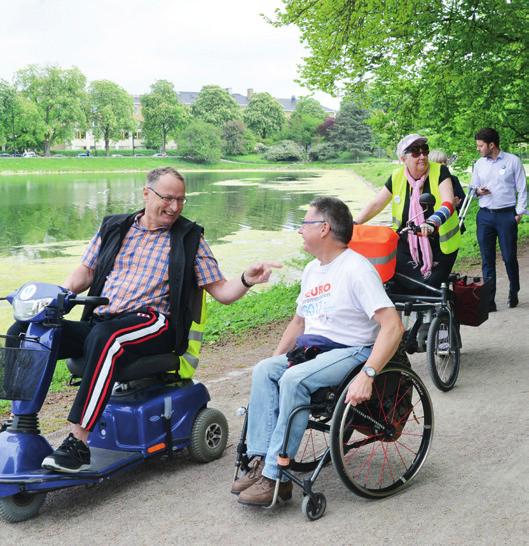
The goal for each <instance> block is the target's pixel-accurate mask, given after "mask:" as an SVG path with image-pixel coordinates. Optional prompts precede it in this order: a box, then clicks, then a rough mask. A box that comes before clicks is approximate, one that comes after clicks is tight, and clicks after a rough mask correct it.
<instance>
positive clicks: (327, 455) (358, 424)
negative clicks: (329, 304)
mask: <svg viewBox="0 0 529 546" xmlns="http://www.w3.org/2000/svg"><path fill="white" fill-rule="evenodd" d="M300 365H303V364H300ZM360 368H361V367H360ZM360 368H356V369H354V370H353V371H352V372H351V373H349V374H348V376H347V377H346V378H345V379H344V380H343V381H342V383H341V384H340V385H339V386H337V387H330V388H323V389H319V390H318V391H316V392H315V393H313V395H312V397H311V403H310V404H309V405H304V406H299V407H297V408H295V409H294V410H293V411H292V413H291V414H290V416H289V418H288V422H287V428H286V432H285V438H284V440H283V446H282V450H281V452H280V454H279V457H278V466H279V469H280V476H279V478H278V479H277V480H276V486H275V490H274V496H273V499H272V502H271V503H270V505H269V506H267V507H266V508H272V507H273V506H274V505H275V504H276V502H277V500H278V494H279V484H280V481H281V479H283V480H284V479H285V478H287V479H288V480H291V481H292V482H293V483H295V484H296V485H298V486H299V487H301V489H302V491H303V501H302V505H301V510H302V512H303V514H304V515H305V516H306V517H307V519H308V520H310V521H313V520H317V519H319V518H321V517H322V516H323V514H324V513H325V509H326V505H327V501H326V498H325V495H324V494H323V493H321V492H316V491H315V490H314V485H315V482H316V480H317V478H318V477H319V475H320V473H321V471H322V469H323V467H324V466H325V465H326V464H328V463H329V462H330V461H331V460H332V462H333V466H334V468H335V470H336V472H337V473H338V476H339V477H340V479H341V481H342V482H343V483H344V484H345V485H346V486H347V487H348V488H349V489H350V490H351V491H352V492H353V493H355V494H357V495H359V496H361V497H364V498H369V499H378V498H384V497H387V496H389V495H393V494H395V493H397V492H398V491H400V490H401V489H402V488H403V487H405V486H407V485H408V484H409V482H410V481H411V479H412V478H413V477H414V476H415V475H416V474H417V472H418V471H419V470H420V468H421V467H422V465H423V463H424V461H425V460H426V457H427V455H428V452H429V449H430V446H431V442H432V438H433V426H434V417H433V408H432V403H431V400H430V396H429V394H428V391H427V389H426V387H425V386H424V383H423V382H422V381H421V379H420V378H419V376H418V375H417V374H416V373H415V372H414V371H413V370H412V369H411V368H408V367H405V366H401V365H398V364H392V363H391V361H390V363H388V365H387V366H386V367H385V368H384V369H383V370H382V371H381V372H380V374H378V375H377V377H376V378H375V381H374V385H373V394H372V396H371V399H370V400H369V401H366V402H363V403H362V404H359V405H358V406H356V407H355V406H351V405H350V404H346V403H345V397H346V394H347V388H348V386H349V384H350V382H351V381H352V380H353V379H354V377H355V376H356V374H357V373H358V372H359V370H360ZM241 410H243V411H241V414H244V415H245V419H244V424H243V427H242V431H241V436H240V439H239V443H238V445H237V458H236V462H235V466H236V468H235V475H234V479H235V480H236V479H237V477H238V474H239V471H241V470H242V471H248V470H249V465H250V462H251V460H252V457H249V456H248V455H247V446H246V433H247V420H248V412H247V410H246V408H241ZM307 410H308V411H309V412H310V417H309V421H308V425H307V428H306V430H305V435H304V437H303V439H302V442H301V445H300V447H299V449H298V452H297V454H296V456H295V457H294V459H289V458H288V456H287V445H288V441H289V438H290V431H291V426H292V422H293V419H294V417H295V416H296V415H297V414H298V413H299V412H301V411H307ZM298 473H299V474H305V476H303V477H300V476H298Z"/></svg>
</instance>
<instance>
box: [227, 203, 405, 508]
mask: <svg viewBox="0 0 529 546" xmlns="http://www.w3.org/2000/svg"><path fill="white" fill-rule="evenodd" d="M299 233H300V235H301V236H302V237H303V247H304V249H305V251H306V252H308V253H310V254H312V255H313V256H314V257H315V258H316V259H315V260H313V261H312V262H310V263H309V264H308V265H307V266H306V267H305V270H304V271H303V276H302V278H301V291H300V294H299V296H298V299H297V309H296V314H295V315H294V318H293V319H292V321H291V322H290V324H289V325H288V326H287V328H286V330H285V331H284V333H283V336H282V337H281V340H280V341H279V344H278V346H277V348H276V350H275V351H274V355H273V356H272V357H270V358H267V359H265V360H262V361H261V362H259V364H257V366H256V367H255V368H254V371H253V376H252V388H251V393H250V403H249V405H248V437H247V440H248V455H249V456H253V457H254V459H253V461H252V467H251V469H250V470H249V472H248V473H247V474H245V475H244V476H242V477H240V478H239V479H238V480H236V481H235V482H234V483H233V485H232V489H231V492H232V493H233V494H236V495H239V502H240V503H241V504H250V505H257V506H266V505H269V504H270V503H271V502H272V497H273V493H274V487H275V481H274V480H276V479H277V478H278V476H279V467H278V465H277V456H278V454H279V452H280V450H281V446H282V443H283V438H284V435H285V430H286V425H287V420H288V416H289V415H290V413H291V411H292V410H293V408H295V407H297V406H301V405H304V404H308V403H309V402H310V396H311V394H312V393H313V392H315V391H316V390H318V389H319V388H320V387H329V386H335V385H339V384H340V383H341V382H342V381H343V379H344V378H345V377H346V376H347V374H348V373H349V372H350V371H351V370H352V369H353V368H355V367H357V366H363V371H362V372H360V373H359V374H358V375H357V376H356V377H355V379H354V380H353V381H352V382H351V385H350V386H349V390H348V393H347V398H346V400H345V401H346V403H351V404H353V405H356V404H359V403H361V402H363V401H364V400H369V398H370V397H371V391H372V386H373V380H374V378H375V376H376V375H377V373H379V372H380V371H381V370H382V368H383V367H384V366H385V365H386V364H387V362H388V361H389V359H390V358H391V357H392V356H393V355H394V354H395V351H396V349H397V347H398V345H399V342H400V339H401V337H402V333H403V326H402V322H401V320H400V317H399V315H398V313H397V311H396V310H395V307H394V305H393V303H392V302H391V300H390V299H389V298H388V296H387V294H386V292H385V291H384V287H383V286H382V282H381V280H380V277H379V275H378V273H377V272H376V270H375V268H374V267H373V266H372V265H371V264H370V263H369V261H368V260H367V259H366V258H364V257H363V256H361V255H360V254H357V253H356V252H354V251H353V250H351V249H350V248H348V243H349V241H350V240H351V236H352V233H353V218H352V216H351V212H350V211H349V209H348V207H347V205H346V204H345V203H343V202H342V201H340V200H339V199H336V198H334V197H320V198H318V199H316V200H314V201H312V203H311V204H310V207H309V210H308V212H307V214H306V216H305V219H304V220H303V222H302V224H301V227H300V229H299ZM307 346H312V347H317V348H318V349H319V350H320V351H321V352H320V354H318V355H317V356H316V357H315V358H314V359H313V360H309V361H308V362H303V363H300V364H298V365H297V366H290V363H289V361H288V357H287V355H286V353H287V352H288V351H290V350H292V349H294V347H307ZM308 418H309V412H308V411H305V412H300V413H298V414H297V416H296V418H295V419H294V420H293V422H292V428H291V430H290V437H289V443H288V446H287V451H288V456H289V457H294V456H295V454H296V453H297V450H298V447H299V444H300V443H301V439H302V437H303V433H304V432H305V428H306V426H307V421H308ZM279 496H280V497H281V498H282V499H283V500H287V499H289V498H290V497H291V496H292V482H282V483H281V485H280V487H279Z"/></svg>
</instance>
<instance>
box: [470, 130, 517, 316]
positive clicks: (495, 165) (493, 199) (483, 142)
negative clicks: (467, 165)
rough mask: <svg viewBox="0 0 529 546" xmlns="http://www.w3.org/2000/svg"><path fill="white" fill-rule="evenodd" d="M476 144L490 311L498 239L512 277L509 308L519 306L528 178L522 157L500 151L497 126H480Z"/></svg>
mask: <svg viewBox="0 0 529 546" xmlns="http://www.w3.org/2000/svg"><path fill="white" fill-rule="evenodd" d="M475 138H476V147H477V150H478V152H479V153H480V155H481V158H480V159H478V161H477V162H476V164H475V165H474V171H473V172H472V184H471V185H472V187H473V188H475V190H476V195H477V196H478V198H479V207H480V208H479V212H478V215H477V219H476V224H477V237H478V243H479V250H480V252H481V261H482V269H483V277H484V278H485V279H492V291H491V295H490V302H489V311H496V301H495V297H496V239H497V240H498V242H499V244H500V250H501V255H502V258H503V261H504V263H505V269H506V270H507V276H508V277H509V300H508V304H509V307H511V308H512V307H516V306H517V305H518V291H519V290H520V274H519V270H518V258H517V256H516V252H517V242H518V224H519V223H520V220H521V219H522V215H523V214H527V181H526V175H525V171H524V168H523V165H522V162H521V161H520V159H519V158H518V157H517V156H515V155H513V154H509V153H507V152H503V151H501V150H500V135H499V134H498V132H497V131H496V130H495V129H490V128H485V129H480V130H479V131H478V132H477V133H476V136H475Z"/></svg>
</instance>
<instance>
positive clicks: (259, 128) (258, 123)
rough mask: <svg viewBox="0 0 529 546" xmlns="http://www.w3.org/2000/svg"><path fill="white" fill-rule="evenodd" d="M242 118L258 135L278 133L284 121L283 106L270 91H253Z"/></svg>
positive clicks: (262, 136)
mask: <svg viewBox="0 0 529 546" xmlns="http://www.w3.org/2000/svg"><path fill="white" fill-rule="evenodd" d="M243 119H244V122H245V123H246V125H247V126H248V128H249V129H251V130H252V131H253V132H254V133H255V134H256V135H257V136H258V137H261V138H268V137H269V136H270V135H272V134H274V133H278V132H279V131H281V129H282V128H283V125H284V123H285V114H284V112H283V107H282V106H281V105H280V104H279V102H277V100H276V99H274V97H272V95H270V93H254V94H253V95H252V96H251V98H250V102H249V103H248V106H247V107H246V109H245V110H244V114H243Z"/></svg>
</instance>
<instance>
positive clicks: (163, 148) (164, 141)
mask: <svg viewBox="0 0 529 546" xmlns="http://www.w3.org/2000/svg"><path fill="white" fill-rule="evenodd" d="M166 141H167V133H166V132H165V131H163V132H162V149H161V150H160V151H161V153H162V154H165V144H166Z"/></svg>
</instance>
